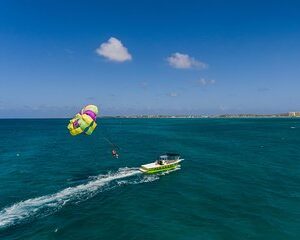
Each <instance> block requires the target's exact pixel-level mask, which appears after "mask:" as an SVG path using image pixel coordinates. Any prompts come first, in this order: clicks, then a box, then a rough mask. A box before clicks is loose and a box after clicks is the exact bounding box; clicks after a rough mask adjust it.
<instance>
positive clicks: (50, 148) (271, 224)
mask: <svg viewBox="0 0 300 240" xmlns="http://www.w3.org/2000/svg"><path fill="white" fill-rule="evenodd" d="M99 120H100V121H99V122H100V125H99V128H98V129H97V130H96V131H95V132H94V134H93V135H92V136H78V137H71V136H70V135H69V134H68V132H67V129H66V124H67V120H64V119H59V120H0V134H1V138H0V239H39V240H43V239H122V240H123V239H300V119H99ZM103 134H105V135H106V136H108V137H109V138H110V139H111V140H112V141H113V142H116V143H117V144H118V145H119V146H120V148H121V150H120V155H121V156H120V158H119V159H113V158H111V156H110V151H111V148H110V146H109V144H108V143H107V142H106V141H105V140H104V139H103V137H102V135H103ZM165 151H175V152H179V153H181V154H182V156H183V157H184V158H185V161H184V162H183V163H182V166H181V169H179V170H177V171H174V172H171V173H169V174H165V175H152V176H144V175H142V174H140V173H139V172H138V170H137V167H138V166H139V165H141V164H143V163H147V162H151V161H152V160H153V159H154V158H155V157H156V156H157V155H158V154H160V153H163V152H165Z"/></svg>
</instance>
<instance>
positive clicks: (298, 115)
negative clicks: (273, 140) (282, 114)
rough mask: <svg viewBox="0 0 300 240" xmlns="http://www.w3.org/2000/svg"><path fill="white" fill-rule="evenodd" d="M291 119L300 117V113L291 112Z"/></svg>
mask: <svg viewBox="0 0 300 240" xmlns="http://www.w3.org/2000/svg"><path fill="white" fill-rule="evenodd" d="M289 117H300V112H289Z"/></svg>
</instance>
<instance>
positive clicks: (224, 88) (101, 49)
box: [0, 0, 300, 117]
mask: <svg viewBox="0 0 300 240" xmlns="http://www.w3.org/2000/svg"><path fill="white" fill-rule="evenodd" d="M128 2H131V3H128ZM299 12H300V3H299V2H297V1H192V0H189V1H25V0H24V1H13V0H12V1H1V2H0V117H67V116H71V115H72V114H73V113H75V112H76V111H78V110H79V109H80V108H81V107H82V106H83V105H85V104H89V103H94V104H98V105H99V106H100V109H101V113H102V114H104V115H110V114H112V115H118V114H155V113H160V114H221V113H278V112H287V111H293V110H295V111H297V110H298V111H300V94H299V89H300V14H299Z"/></svg>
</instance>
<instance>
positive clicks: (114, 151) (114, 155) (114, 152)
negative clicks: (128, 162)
mask: <svg viewBox="0 0 300 240" xmlns="http://www.w3.org/2000/svg"><path fill="white" fill-rule="evenodd" d="M111 155H112V156H113V157H114V158H118V157H119V154H118V153H117V151H116V149H113V150H112V151H111Z"/></svg>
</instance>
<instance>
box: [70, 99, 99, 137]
mask: <svg viewBox="0 0 300 240" xmlns="http://www.w3.org/2000/svg"><path fill="white" fill-rule="evenodd" d="M97 114H98V107H97V106H95V105H87V106H85V107H84V108H83V109H81V111H80V112H79V113H77V114H76V116H75V117H74V118H72V119H71V120H70V123H69V124H68V129H69V131H70V134H71V135H73V136H76V135H78V134H81V133H85V134H87V135H91V134H92V133H93V131H94V130H95V128H96V127H97V123H96V118H97Z"/></svg>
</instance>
